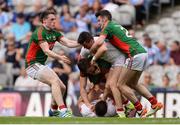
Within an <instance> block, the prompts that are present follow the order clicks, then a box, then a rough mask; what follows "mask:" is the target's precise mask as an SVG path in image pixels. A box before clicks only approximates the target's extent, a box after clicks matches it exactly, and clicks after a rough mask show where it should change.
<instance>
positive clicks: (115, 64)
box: [112, 55, 126, 67]
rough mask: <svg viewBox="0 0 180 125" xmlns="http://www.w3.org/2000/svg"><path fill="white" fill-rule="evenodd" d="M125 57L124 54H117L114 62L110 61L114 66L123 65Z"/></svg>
mask: <svg viewBox="0 0 180 125" xmlns="http://www.w3.org/2000/svg"><path fill="white" fill-rule="evenodd" d="M125 60H126V58H125V56H124V55H121V56H119V57H118V58H117V59H116V60H115V61H114V63H112V67H116V66H123V65H124V62H125Z"/></svg>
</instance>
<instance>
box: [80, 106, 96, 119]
mask: <svg viewBox="0 0 180 125" xmlns="http://www.w3.org/2000/svg"><path fill="white" fill-rule="evenodd" d="M80 113H81V115H82V116H83V117H96V114H95V113H94V112H92V111H91V109H89V107H87V106H86V105H85V104H84V103H83V104H82V105H81V106H80Z"/></svg>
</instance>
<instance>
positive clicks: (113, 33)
mask: <svg viewBox="0 0 180 125" xmlns="http://www.w3.org/2000/svg"><path fill="white" fill-rule="evenodd" d="M101 35H105V36H106V39H108V40H109V42H110V43H111V44H112V45H114V46H115V47H117V48H118V49H119V50H121V51H122V52H123V53H125V54H126V56H128V57H133V56H134V55H136V54H139V53H146V50H145V49H144V48H143V47H142V46H141V45H140V44H139V42H138V41H137V40H136V39H134V38H133V37H131V36H130V35H129V34H128V31H127V30H126V29H125V28H123V27H122V26H121V25H119V24H117V23H115V22H113V21H109V22H108V24H107V26H106V27H105V28H104V29H103V30H102V32H101Z"/></svg>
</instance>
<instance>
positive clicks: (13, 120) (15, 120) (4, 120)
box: [0, 117, 180, 124]
mask: <svg viewBox="0 0 180 125" xmlns="http://www.w3.org/2000/svg"><path fill="white" fill-rule="evenodd" d="M0 124H180V119H179V118H143V119H139V118H131V119H130V118H129V119H128V118H123V119H122V118H121V119H120V118H117V117H116V118H115V117H113V118H82V117H74V118H55V117H53V118H52V117H0Z"/></svg>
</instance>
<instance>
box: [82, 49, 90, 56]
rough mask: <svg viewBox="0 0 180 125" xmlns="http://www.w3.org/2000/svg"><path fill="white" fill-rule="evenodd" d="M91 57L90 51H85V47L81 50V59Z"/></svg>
mask: <svg viewBox="0 0 180 125" xmlns="http://www.w3.org/2000/svg"><path fill="white" fill-rule="evenodd" d="M89 55H90V51H89V50H88V49H85V48H84V47H82V48H81V52H80V56H81V58H88V57H89Z"/></svg>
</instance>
